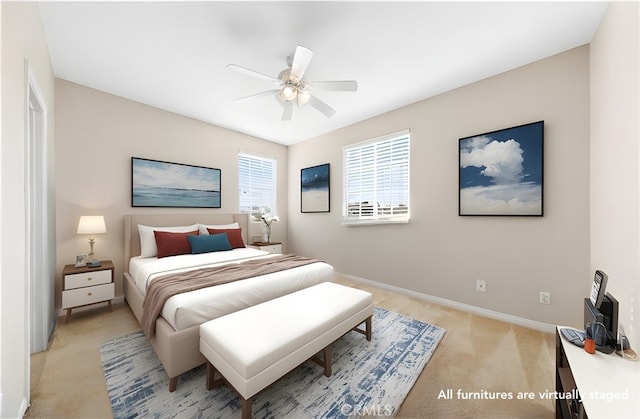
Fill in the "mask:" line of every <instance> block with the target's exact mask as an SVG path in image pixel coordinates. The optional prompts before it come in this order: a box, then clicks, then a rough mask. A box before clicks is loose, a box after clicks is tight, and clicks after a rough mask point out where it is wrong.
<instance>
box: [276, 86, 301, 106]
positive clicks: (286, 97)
mask: <svg viewBox="0 0 640 419" xmlns="http://www.w3.org/2000/svg"><path fill="white" fill-rule="evenodd" d="M297 95H298V90H297V89H296V87H295V86H293V85H291V84H287V85H285V86H284V87H283V88H282V90H280V94H279V96H280V99H281V100H282V101H285V102H289V101H292V100H294V99H295V98H296V96H297Z"/></svg>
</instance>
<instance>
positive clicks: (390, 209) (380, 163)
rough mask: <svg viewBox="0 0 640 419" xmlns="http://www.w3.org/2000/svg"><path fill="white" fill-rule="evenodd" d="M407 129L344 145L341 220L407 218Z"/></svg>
mask: <svg viewBox="0 0 640 419" xmlns="http://www.w3.org/2000/svg"><path fill="white" fill-rule="evenodd" d="M409 144H410V132H409V130H406V131H402V132H398V133H394V134H390V135H386V136H384V137H380V138H375V139H372V140H368V141H363V142H360V143H357V144H352V145H348V146H345V147H344V148H343V158H344V188H343V191H344V204H343V224H346V225H351V224H353V225H357V224H371V223H393V222H408V221H409V215H410V214H409V156H410V155H409Z"/></svg>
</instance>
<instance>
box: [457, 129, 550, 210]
mask: <svg viewBox="0 0 640 419" xmlns="http://www.w3.org/2000/svg"><path fill="white" fill-rule="evenodd" d="M458 156H459V160H458V169H459V178H458V179H459V183H458V215H460V216H527V217H542V216H543V199H544V193H543V187H544V182H543V180H544V121H537V122H532V123H529V124H524V125H518V126H514V127H511V128H506V129H500V130H496V131H491V132H487V133H484V134H477V135H473V136H470V137H464V138H460V139H459V143H458Z"/></svg>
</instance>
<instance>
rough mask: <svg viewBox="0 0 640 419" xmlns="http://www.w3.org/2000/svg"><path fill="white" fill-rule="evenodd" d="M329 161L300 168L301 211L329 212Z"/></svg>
mask: <svg viewBox="0 0 640 419" xmlns="http://www.w3.org/2000/svg"><path fill="white" fill-rule="evenodd" d="M329 205H330V201H329V163H326V164H321V165H319V166H313V167H307V168H305V169H301V170H300V211H301V212H329Z"/></svg>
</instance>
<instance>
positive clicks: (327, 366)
mask: <svg viewBox="0 0 640 419" xmlns="http://www.w3.org/2000/svg"><path fill="white" fill-rule="evenodd" d="M324 376H325V377H331V346H327V347H326V348H324Z"/></svg>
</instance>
